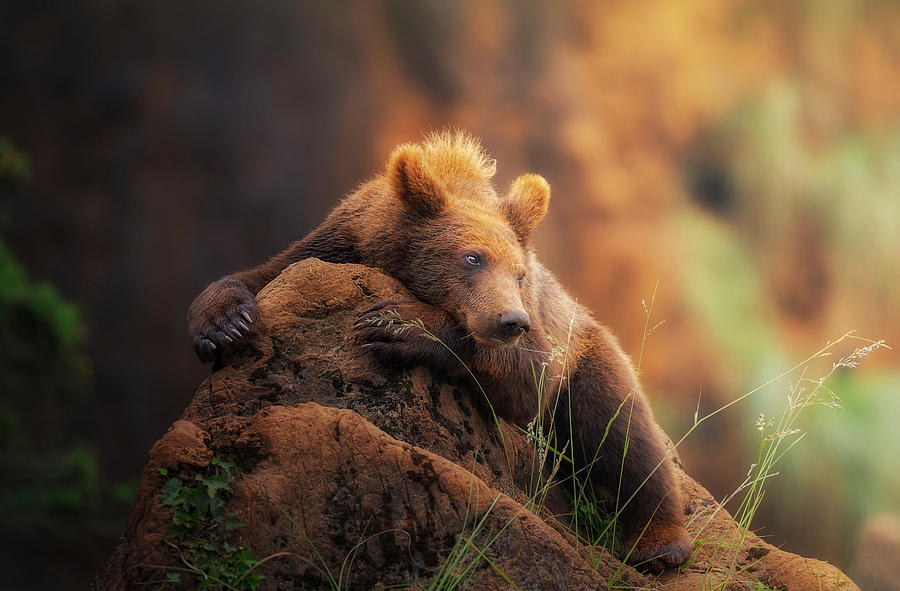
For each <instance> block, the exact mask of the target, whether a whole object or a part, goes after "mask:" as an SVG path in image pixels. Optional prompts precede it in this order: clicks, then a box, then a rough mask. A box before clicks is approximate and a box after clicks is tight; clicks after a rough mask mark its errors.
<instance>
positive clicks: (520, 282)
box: [519, 274, 525, 285]
mask: <svg viewBox="0 0 900 591" xmlns="http://www.w3.org/2000/svg"><path fill="white" fill-rule="evenodd" d="M523 283H525V275H524V274H523V275H522V276H521V277H519V285H522V284H523Z"/></svg>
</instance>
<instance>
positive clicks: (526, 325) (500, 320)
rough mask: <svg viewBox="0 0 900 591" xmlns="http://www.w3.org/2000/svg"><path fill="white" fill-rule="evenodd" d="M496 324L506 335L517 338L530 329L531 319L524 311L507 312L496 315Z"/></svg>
mask: <svg viewBox="0 0 900 591" xmlns="http://www.w3.org/2000/svg"><path fill="white" fill-rule="evenodd" d="M497 324H499V325H500V329H501V330H502V331H503V332H504V333H506V334H507V335H510V336H518V335H520V334H521V333H523V332H528V329H530V328H531V319H530V318H529V317H528V314H526V313H525V311H524V310H507V311H506V312H503V313H502V314H498V315H497Z"/></svg>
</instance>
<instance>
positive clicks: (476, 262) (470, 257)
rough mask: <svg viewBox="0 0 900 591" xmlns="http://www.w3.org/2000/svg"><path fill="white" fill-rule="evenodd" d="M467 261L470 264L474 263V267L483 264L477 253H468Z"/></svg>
mask: <svg viewBox="0 0 900 591" xmlns="http://www.w3.org/2000/svg"><path fill="white" fill-rule="evenodd" d="M466 262H467V263H469V264H470V265H472V266H473V267H477V266H479V265H481V259H480V258H479V257H478V255H477V254H467V255H466Z"/></svg>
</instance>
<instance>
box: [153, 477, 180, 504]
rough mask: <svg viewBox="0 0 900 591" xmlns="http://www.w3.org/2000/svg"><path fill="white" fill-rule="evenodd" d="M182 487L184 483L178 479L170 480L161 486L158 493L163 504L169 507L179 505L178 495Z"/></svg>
mask: <svg viewBox="0 0 900 591" xmlns="http://www.w3.org/2000/svg"><path fill="white" fill-rule="evenodd" d="M183 485H184V483H183V482H182V481H181V479H180V478H170V479H169V481H168V482H166V483H165V484H164V485H163V487H162V490H161V491H160V493H159V494H160V496H161V497H162V501H163V503H164V504H165V505H168V506H169V507H173V506H175V505H177V504H179V496H180V495H179V493H180V491H181V487H182V486H183Z"/></svg>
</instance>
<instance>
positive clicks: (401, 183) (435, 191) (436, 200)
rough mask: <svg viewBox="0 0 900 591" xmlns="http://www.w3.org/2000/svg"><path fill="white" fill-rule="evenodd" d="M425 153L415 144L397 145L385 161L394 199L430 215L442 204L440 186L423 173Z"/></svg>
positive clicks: (442, 197) (442, 194)
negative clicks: (386, 161)
mask: <svg viewBox="0 0 900 591" xmlns="http://www.w3.org/2000/svg"><path fill="white" fill-rule="evenodd" d="M424 156H425V153H424V152H423V151H422V148H420V147H419V146H417V145H415V144H401V145H399V146H397V147H396V148H394V151H393V152H392V153H391V157H390V158H388V164H387V177H388V181H389V182H390V183H391V189H392V190H393V191H394V195H396V196H397V198H398V199H400V201H402V202H403V203H405V204H406V205H407V206H409V207H410V208H411V209H412V210H413V211H416V212H418V213H421V214H423V215H434V214H436V213H438V212H439V211H440V210H441V209H443V207H444V204H445V203H446V197H445V196H444V191H443V189H442V188H441V186H440V183H439V182H438V181H437V180H436V179H434V178H432V176H431V175H430V174H428V171H427V170H426V169H425V164H424V161H423V160H424Z"/></svg>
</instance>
